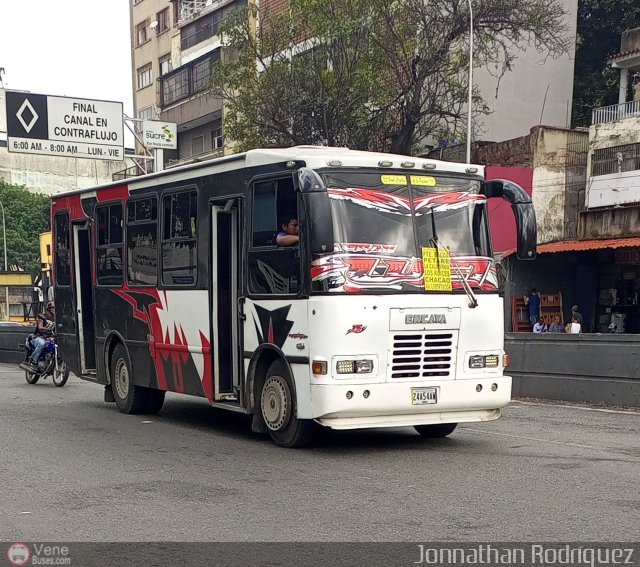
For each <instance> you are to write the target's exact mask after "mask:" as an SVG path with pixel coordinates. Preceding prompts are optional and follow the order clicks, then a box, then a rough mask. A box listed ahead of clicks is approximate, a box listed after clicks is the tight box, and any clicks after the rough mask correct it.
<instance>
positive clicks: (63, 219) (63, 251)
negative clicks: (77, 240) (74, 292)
mask: <svg viewBox="0 0 640 567" xmlns="http://www.w3.org/2000/svg"><path fill="white" fill-rule="evenodd" d="M54 239H55V240H54V242H55V244H56V254H55V276H56V284H57V285H63V286H67V285H71V263H70V258H71V254H70V251H69V214H68V213H61V214H57V215H56V216H55V221H54Z"/></svg>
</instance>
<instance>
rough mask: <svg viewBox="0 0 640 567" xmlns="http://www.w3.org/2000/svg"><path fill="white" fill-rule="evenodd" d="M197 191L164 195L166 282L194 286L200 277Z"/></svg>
mask: <svg viewBox="0 0 640 567" xmlns="http://www.w3.org/2000/svg"><path fill="white" fill-rule="evenodd" d="M197 206H198V199H197V193H196V191H185V192H183V193H174V194H171V195H165V196H164V197H163V198H162V210H163V219H162V226H163V234H162V283H163V284H164V285H182V286H194V285H196V282H197V279H198V243H197V239H196V236H197V233H196V222H197V218H198V214H197Z"/></svg>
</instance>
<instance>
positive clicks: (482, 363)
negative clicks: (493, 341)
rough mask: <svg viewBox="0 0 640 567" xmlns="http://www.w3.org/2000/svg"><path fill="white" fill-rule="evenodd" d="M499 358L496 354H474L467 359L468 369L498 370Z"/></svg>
mask: <svg viewBox="0 0 640 567" xmlns="http://www.w3.org/2000/svg"><path fill="white" fill-rule="evenodd" d="M499 365H500V356H499V355H497V354H474V355H473V356H470V357H469V368H498V366H499Z"/></svg>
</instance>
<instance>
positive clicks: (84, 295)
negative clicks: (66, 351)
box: [73, 223, 96, 374]
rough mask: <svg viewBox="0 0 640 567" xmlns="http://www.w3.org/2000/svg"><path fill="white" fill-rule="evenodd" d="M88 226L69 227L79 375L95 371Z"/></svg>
mask: <svg viewBox="0 0 640 567" xmlns="http://www.w3.org/2000/svg"><path fill="white" fill-rule="evenodd" d="M89 226H90V225H89V224H88V223H83V224H74V225H73V257H74V264H75V267H76V269H75V282H74V283H75V295H76V297H75V307H76V321H77V329H78V350H79V354H80V372H81V373H82V374H92V373H94V372H95V371H96V345H95V329H94V322H93V293H92V283H91V273H92V272H91V249H92V248H91V232H90V229H89Z"/></svg>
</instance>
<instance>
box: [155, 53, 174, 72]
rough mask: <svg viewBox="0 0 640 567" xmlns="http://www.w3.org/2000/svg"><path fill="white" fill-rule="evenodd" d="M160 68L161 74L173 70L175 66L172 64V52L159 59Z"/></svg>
mask: <svg viewBox="0 0 640 567" xmlns="http://www.w3.org/2000/svg"><path fill="white" fill-rule="evenodd" d="M158 69H159V70H160V71H159V72H160V76H162V75H166V74H167V73H168V72H169V71H173V66H172V65H171V53H167V55H164V56H162V57H160V59H158Z"/></svg>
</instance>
